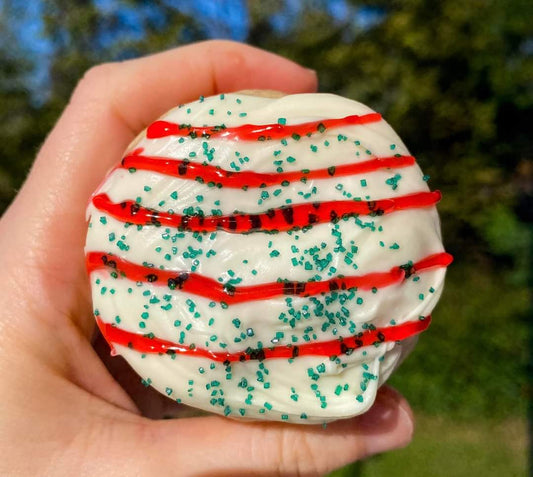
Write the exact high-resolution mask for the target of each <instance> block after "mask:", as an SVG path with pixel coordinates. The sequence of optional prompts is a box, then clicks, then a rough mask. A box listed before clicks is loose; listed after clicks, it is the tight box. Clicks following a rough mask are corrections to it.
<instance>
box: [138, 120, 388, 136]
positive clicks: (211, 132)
mask: <svg viewBox="0 0 533 477" xmlns="http://www.w3.org/2000/svg"><path fill="white" fill-rule="evenodd" d="M378 121H381V115H380V114H378V113H369V114H363V115H356V114H354V115H352V116H346V117H344V118H335V119H322V120H320V121H310V122H306V123H302V124H291V125H285V124H243V125H241V126H236V127H226V126H224V125H220V126H203V127H198V126H192V125H190V124H177V123H171V122H168V121H155V122H154V123H152V124H150V126H148V129H147V130H146V137H147V138H148V139H157V138H161V137H166V136H190V137H192V138H197V137H202V138H210V137H219V138H224V139H232V140H234V141H240V140H242V141H267V140H271V139H283V138H288V137H292V138H293V139H295V140H298V139H300V137H302V136H306V135H311V134H314V133H317V132H319V133H323V132H324V131H325V130H326V129H328V128H339V127H343V126H353V125H358V124H369V123H375V122H378Z"/></svg>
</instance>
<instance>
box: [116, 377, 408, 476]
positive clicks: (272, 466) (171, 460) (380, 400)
mask: <svg viewBox="0 0 533 477" xmlns="http://www.w3.org/2000/svg"><path fill="white" fill-rule="evenodd" d="M412 432H413V418H412V414H411V411H410V409H409V405H408V404H407V402H406V401H405V400H404V399H403V398H402V397H401V396H400V395H399V394H398V393H397V392H396V391H394V390H393V389H391V388H388V387H383V388H382V389H381V390H380V392H379V393H378V396H377V398H376V402H375V404H374V406H373V407H372V408H371V409H370V411H368V412H367V413H366V414H364V415H362V416H359V417H356V418H353V419H347V420H341V421H337V422H334V423H331V424H328V425H327V426H326V427H325V428H324V427H322V426H301V425H287V424H280V423H244V422H239V421H233V420H228V419H225V418H221V417H209V418H192V419H178V420H173V421H150V422H149V423H148V427H147V429H145V432H144V433H143V434H142V437H139V434H137V435H135V434H130V436H133V437H132V439H131V440H129V441H128V442H127V443H125V442H121V443H120V447H121V449H122V453H121V454H120V458H121V459H123V461H124V462H130V461H131V462H132V463H134V464H135V465H136V466H137V467H136V468H137V469H138V471H139V475H195V476H221V475H233V476H241V475H242V476H244V475H287V476H290V475H303V476H311V475H322V474H324V473H327V472H329V471H331V470H333V469H335V468H338V467H341V466H343V465H345V464H347V463H349V462H353V461H356V460H360V459H362V458H365V457H368V456H370V455H373V454H377V453H381V452H385V451H387V450H391V449H395V448H399V447H403V446H405V445H406V444H407V443H408V442H409V441H410V440H411V437H412ZM133 448H137V449H142V456H143V457H142V458H141V457H139V456H138V455H137V457H135V455H129V453H130V452H134V451H133V450H132V449H133ZM130 459H131V460H130Z"/></svg>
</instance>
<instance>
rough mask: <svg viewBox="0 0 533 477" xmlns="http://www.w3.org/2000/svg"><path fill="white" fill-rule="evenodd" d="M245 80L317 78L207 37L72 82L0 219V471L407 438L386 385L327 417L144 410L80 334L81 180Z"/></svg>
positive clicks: (241, 462) (213, 470)
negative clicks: (150, 132) (355, 409)
mask: <svg viewBox="0 0 533 477" xmlns="http://www.w3.org/2000/svg"><path fill="white" fill-rule="evenodd" d="M254 88H255V89H276V90H281V91H285V92H288V93H295V92H310V91H314V90H315V88H316V77H315V75H314V73H313V72H311V71H309V70H306V69H304V68H302V67H300V66H298V65H296V64H294V63H292V62H290V61H288V60H285V59H283V58H280V57H277V56H275V55H272V54H270V53H267V52H264V51H260V50H257V49H254V48H251V47H248V46H245V45H239V44H235V43H229V42H219V41H216V42H206V43H200V44H195V45H191V46H186V47H183V48H177V49H174V50H171V51H167V52H165V53H161V54H157V55H154V56H150V57H146V58H141V59H137V60H133V61H127V62H124V63H116V64H104V65H101V66H97V67H95V68H93V69H91V70H90V71H89V72H88V73H87V74H86V75H85V76H84V78H83V79H82V80H81V81H80V83H79V85H78V87H77V88H76V91H75V92H74V94H73V96H72V99H71V101H70V103H69V105H68V107H67V108H66V110H65V111H64V113H63V115H62V116H61V118H60V119H59V121H58V123H57V125H56V126H55V128H54V129H53V131H52V132H51V133H50V135H49V137H48V138H47V140H46V142H45V143H44V145H43V147H42V149H41V151H40V152H39V154H38V156H37V159H36V161H35V164H34V166H33V168H32V170H31V173H30V175H29V177H28V180H27V181H26V183H25V185H24V187H23V188H22V190H21V191H20V193H19V195H18V197H17V198H16V200H15V202H14V203H13V204H12V206H11V207H10V209H9V210H8V211H7V212H6V213H5V215H4V217H3V218H2V220H1V222H0V263H1V264H2V286H1V288H0V304H1V311H2V314H1V317H0V332H1V334H0V339H1V345H0V375H1V377H2V379H1V384H0V391H1V401H0V454H1V455H2V459H1V460H0V474H1V475H17V476H25V475H31V476H34V475H47V476H51V475H75V474H76V475H91V476H93V475H101V476H115V475H117V476H118V475H136V476H154V475H209V476H214V475H222V474H227V475H250V474H251V473H253V474H254V475H262V474H265V475H271V474H281V475H293V474H302V475H314V474H316V473H325V472H327V471H330V470H332V469H334V468H337V467H340V466H342V465H344V464H347V463H348V462H351V461H354V460H357V459H361V458H363V457H366V456H368V455H371V454H374V453H377V452H383V451H385V450H389V449H393V448H397V447H400V446H403V445H405V444H406V443H407V442H408V441H409V440H410V437H411V434H412V426H413V424H412V417H411V414H410V411H409V407H408V405H407V403H406V402H405V401H404V400H403V399H402V398H401V397H400V396H399V395H398V394H397V393H396V392H394V391H392V390H391V389H388V388H384V389H382V390H381V391H380V393H379V395H378V398H377V401H376V404H375V405H374V407H373V408H372V409H371V410H370V411H369V412H368V413H367V414H365V415H364V416H360V417H358V418H354V419H349V420H344V421H339V422H335V423H332V424H329V425H328V426H327V428H326V429H323V428H322V427H321V426H298V425H286V424H285V425H284V424H279V423H245V422H238V421H233V420H230V419H225V418H222V417H218V416H210V417H193V418H182V419H172V420H152V419H148V418H147V417H144V416H143V414H142V412H141V410H142V409H139V406H137V405H136V404H135V402H137V403H142V402H143V401H142V400H141V399H137V398H136V396H133V399H132V397H131V396H130V395H129V394H128V393H126V392H125V391H124V389H123V388H122V387H121V386H120V385H119V384H118V383H117V381H116V380H115V379H114V377H113V376H112V375H111V373H110V372H109V371H108V368H106V366H105V365H104V363H103V362H102V360H101V359H100V358H99V356H98V354H97V353H96V352H95V349H94V347H93V346H92V345H91V336H92V335H93V333H94V328H95V326H94V320H93V317H92V312H91V304H90V295H89V284H88V279H87V276H86V273H85V267H84V253H83V245H84V240H85V233H86V222H85V207H86V204H87V202H88V199H89V197H90V194H91V192H92V191H93V190H94V189H95V188H96V186H97V185H98V184H99V183H100V181H101V180H102V178H103V177H104V175H105V173H106V171H107V170H108V169H109V168H110V167H111V166H112V165H114V164H115V163H116V162H117V161H118V160H119V159H120V157H121V154H122V152H123V151H124V149H125V148H126V146H127V145H128V143H129V142H130V141H131V140H132V139H133V138H134V137H135V136H136V134H138V133H139V132H140V131H141V130H142V129H143V128H145V127H146V126H147V125H148V124H149V123H150V122H151V121H152V120H154V119H155V118H157V117H158V116H159V115H160V114H162V113H163V112H165V111H166V110H167V109H170V108H171V107H173V106H175V105H177V104H178V103H182V102H187V101H190V100H194V99H196V98H198V97H199V96H200V95H204V96H208V95H211V94H216V93H219V92H229V91H235V90H240V89H254ZM114 359H116V360H119V359H120V358H114ZM142 391H145V390H144V389H143V390H142ZM145 392H146V391H145ZM140 407H141V408H144V411H145V412H144V414H145V415H146V414H149V413H148V412H147V411H146V410H147V409H150V406H149V405H142V406H140Z"/></svg>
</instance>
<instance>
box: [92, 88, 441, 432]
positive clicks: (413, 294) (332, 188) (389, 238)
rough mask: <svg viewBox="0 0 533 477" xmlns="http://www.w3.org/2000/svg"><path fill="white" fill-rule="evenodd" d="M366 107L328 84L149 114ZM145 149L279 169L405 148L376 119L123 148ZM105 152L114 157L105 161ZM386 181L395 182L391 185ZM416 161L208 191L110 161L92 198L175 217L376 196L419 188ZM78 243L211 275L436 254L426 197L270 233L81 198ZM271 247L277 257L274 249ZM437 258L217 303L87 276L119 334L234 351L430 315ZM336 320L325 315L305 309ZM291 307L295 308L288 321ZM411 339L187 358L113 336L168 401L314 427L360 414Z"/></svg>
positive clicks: (352, 266)
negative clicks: (201, 230)
mask: <svg viewBox="0 0 533 477" xmlns="http://www.w3.org/2000/svg"><path fill="white" fill-rule="evenodd" d="M370 112H372V111H371V110H370V109H369V108H368V107H366V106H364V105H362V104H360V103H357V102H355V101H351V100H348V99H345V98H341V97H338V96H334V95H328V94H302V95H292V96H284V97H282V98H279V99H270V98H263V97H256V96H250V95H246V94H239V93H236V94H226V95H222V96H214V97H210V98H205V99H204V98H201V99H200V100H198V101H196V102H194V103H190V104H188V105H184V106H181V107H179V108H175V109H173V110H171V111H170V112H168V113H167V114H165V115H164V116H163V117H162V119H164V120H165V121H169V122H174V123H180V124H181V123H187V124H192V125H194V126H205V125H220V124H225V126H226V127H228V128H229V127H233V126H239V125H242V124H272V123H274V124H275V123H277V122H278V121H279V120H280V118H282V120H283V121H284V122H286V124H287V125H291V124H299V123H304V122H308V121H317V120H323V119H328V118H342V117H345V116H348V115H354V114H358V115H363V114H367V113H370ZM133 148H135V149H138V148H142V154H143V155H149V156H159V157H165V158H174V159H184V158H187V159H189V160H190V161H191V162H200V163H202V162H206V163H208V164H210V165H214V166H220V167H221V168H222V169H226V170H237V169H238V170H240V171H245V170H246V171H255V172H276V170H278V168H280V167H281V168H282V169H283V171H300V170H302V169H321V168H327V167H330V166H333V165H336V166H338V165H340V164H351V163H356V162H362V161H366V160H368V159H372V158H375V157H386V156H392V155H394V154H399V155H408V154H409V152H408V150H407V148H406V147H405V145H404V144H403V143H402V142H401V140H400V138H399V137H398V136H397V135H396V133H395V132H394V131H393V130H392V129H391V127H390V126H389V125H388V124H387V123H386V122H385V121H383V120H381V121H379V122H375V123H371V124H366V125H352V126H343V127H340V128H331V129H327V130H326V131H324V132H322V133H316V134H313V135H311V136H310V137H307V136H304V137H301V138H300V139H299V140H297V141H296V140H294V139H292V138H290V137H289V138H287V140H285V141H283V142H282V141H280V140H270V141H264V142H257V141H232V140H228V139H223V138H217V137H213V138H209V139H204V138H190V137H183V138H180V137H176V136H169V137H165V138H159V139H148V138H146V135H145V134H142V135H141V136H140V138H138V140H137V141H136V144H135V145H134V146H132V149H133ZM117 162H118V161H117ZM391 178H395V180H394V181H391ZM425 179H426V178H424V176H423V174H422V172H421V171H420V169H419V167H418V166H417V165H416V164H415V165H413V166H409V167H403V168H398V169H382V170H378V171H374V172H370V173H365V174H356V175H352V176H348V177H331V178H327V179H315V180H309V181H307V182H306V183H303V182H300V181H296V182H293V183H291V184H290V185H288V186H286V187H280V186H271V187H266V188H249V189H248V190H246V191H244V190H241V189H231V188H225V187H223V188H220V189H219V188H216V187H213V188H209V187H207V186H206V185H203V184H199V183H198V182H196V181H192V180H188V179H183V178H179V177H169V176H165V175H163V174H160V173H156V172H151V171H142V170H137V171H134V172H130V171H128V170H127V169H120V168H119V169H116V170H114V171H113V172H111V173H110V174H109V175H108V177H107V178H106V180H105V181H104V183H103V184H102V185H101V186H100V188H99V189H98V190H97V191H96V193H95V194H99V193H106V194H107V195H108V196H109V197H110V199H111V200H112V201H113V202H121V201H125V200H136V201H137V202H138V203H139V204H140V205H142V206H144V207H150V208H154V209H157V210H160V211H164V212H167V211H168V210H169V209H170V210H172V211H174V213H176V214H183V213H186V212H187V210H191V209H189V208H190V207H193V208H194V212H196V213H197V212H199V211H202V212H204V213H205V215H211V214H212V213H213V212H212V211H213V210H216V211H217V213H222V214H232V213H234V212H235V211H236V210H238V211H241V212H246V213H260V212H264V211H266V210H267V209H269V208H277V207H281V206H284V205H287V204H289V203H292V204H299V203H305V202H316V201H331V200H347V199H356V198H357V199H361V200H378V199H384V198H394V197H399V196H404V195H407V194H411V193H414V192H423V191H428V190H429V189H428V186H427V183H426V180H425ZM88 216H89V220H90V225H89V232H88V235H87V243H86V252H93V251H95V252H105V253H111V254H114V255H116V256H117V257H120V258H123V259H126V260H128V261H130V262H133V263H136V264H143V263H146V262H148V263H150V264H153V265H154V267H155V268H164V269H168V270H176V271H189V272H190V271H193V272H195V273H198V274H201V275H203V276H207V277H210V278H212V279H215V280H217V281H219V282H220V283H231V284H233V285H234V286H239V285H241V286H242V285H258V284H264V283H267V282H275V281H277V280H279V279H282V280H295V281H303V282H306V281H309V280H311V279H313V280H328V279H331V278H333V277H336V276H339V275H344V276H350V275H364V274H367V273H371V272H378V271H382V272H386V271H389V270H390V269H391V268H393V267H397V266H400V265H403V264H405V263H407V262H409V261H411V262H417V261H419V260H421V259H423V258H425V257H427V256H430V255H432V254H436V253H439V252H442V251H443V246H442V243H441V237H440V230H439V219H438V215H437V212H436V208H435V207H433V206H432V207H425V208H414V209H409V210H404V211H398V212H394V213H391V214H388V215H383V216H374V217H372V216H363V215H361V216H359V217H358V218H353V217H352V218H350V219H349V220H341V221H339V222H337V223H336V224H333V223H325V224H317V225H314V226H313V227H311V228H310V229H309V230H306V231H303V230H299V231H292V232H290V233H288V232H280V233H277V234H267V233H263V232H255V233H249V234H239V233H230V232H224V231H218V232H216V233H205V234H198V233H192V232H180V231H179V230H177V229H175V228H174V229H172V228H170V227H165V226H163V227H150V226H144V227H137V226H127V225H125V224H124V223H122V222H120V221H119V220H116V219H114V218H112V217H110V216H109V215H107V214H105V213H103V212H101V211H99V210H97V209H96V208H95V207H94V205H90V206H89V208H88ZM273 252H274V253H273ZM444 274H445V269H444V268H434V269H431V270H427V271H424V272H423V273H420V274H417V275H416V276H413V277H409V278H408V279H406V280H405V281H403V282H402V283H400V284H395V285H391V286H388V287H384V288H380V289H379V290H377V292H376V291H375V290H374V291H371V290H368V291H365V290H347V291H338V292H328V293H325V294H323V296H322V295H318V296H316V297H296V296H293V297H287V296H280V297H276V298H272V299H269V300H267V301H265V300H258V301H252V302H246V303H240V304H234V305H230V306H221V304H220V303H214V302H213V301H212V300H210V299H208V298H204V297H200V296H197V295H192V294H189V293H186V292H184V291H182V290H177V289H176V290H170V289H169V288H168V287H167V286H161V284H156V283H140V282H139V283H135V282H131V281H129V280H127V279H124V278H120V277H119V278H113V277H112V276H111V275H110V273H109V270H105V269H102V270H96V271H93V272H92V273H91V285H92V291H93V303H94V309H95V314H97V315H98V318H99V319H100V320H102V322H104V323H115V324H116V326H118V327H120V328H121V329H124V330H126V331H130V332H134V333H140V334H147V333H153V335H155V336H156V337H157V338H160V339H164V340H168V341H171V342H176V343H178V342H179V343H181V344H186V345H191V344H194V345H195V346H197V347H202V348H207V349H211V350H214V351H227V352H230V353H231V352H239V351H242V350H244V349H246V348H247V347H251V348H257V347H258V343H259V342H260V344H259V345H262V346H264V347H268V346H274V345H276V346H279V345H286V344H294V343H296V344H304V343H306V342H309V341H329V340H333V339H338V338H339V337H341V336H342V337H348V336H352V335H354V334H355V333H357V332H360V331H362V330H364V329H366V327H367V326H368V325H374V326H376V327H384V326H391V325H395V324H396V325H398V324H402V323H406V322H411V321H415V320H417V319H418V318H419V317H420V316H427V315H428V314H429V313H430V312H431V310H432V309H433V307H434V306H435V304H436V302H437V300H438V298H439V296H440V293H441V291H442V287H443V282H444ZM322 305H323V306H324V308H325V309H327V310H328V311H330V312H331V313H332V316H335V318H334V319H333V321H334V323H330V324H329V325H328V326H324V322H325V318H324V316H323V315H320V314H319V313H316V310H317V307H321V306H322ZM287 317H288V318H290V317H293V318H294V317H296V318H295V319H294V320H292V321H290V320H289V319H287ZM250 330H251V331H250ZM415 341H416V337H412V338H409V339H407V340H404V341H403V342H386V343H381V344H380V345H374V346H368V347H364V348H360V349H358V350H356V351H354V352H353V353H352V354H351V355H349V356H347V355H341V356H338V358H337V359H336V360H334V361H332V360H330V359H329V357H327V356H299V357H297V358H295V359H293V360H292V359H291V360H288V359H281V358H272V359H266V360H263V361H258V360H251V361H246V362H235V363H232V364H231V365H230V366H227V365H224V364H223V363H220V362H215V361H211V360H209V359H207V358H202V357H196V356H191V355H188V356H174V357H172V356H169V355H159V354H149V353H148V354H143V353H140V352H137V351H135V350H133V349H129V348H127V347H123V346H119V345H116V346H115V351H116V352H117V353H118V354H121V355H122V356H124V358H125V359H126V360H127V361H128V362H129V363H130V365H131V366H132V367H133V368H134V369H135V370H136V371H137V372H138V373H139V375H140V376H141V377H142V379H143V380H144V381H145V382H147V383H150V384H151V385H152V386H154V387H155V388H156V389H158V390H159V391H160V392H162V393H164V394H166V395H168V396H169V397H170V398H172V399H175V400H178V401H179V402H182V403H185V404H189V405H191V406H195V407H198V408H201V409H204V410H207V411H211V412H216V413H220V414H225V415H229V416H230V417H243V418H245V419H269V420H283V421H289V422H297V423H322V422H327V421H331V420H334V419H339V418H346V417H350V416H353V415H357V414H360V413H362V412H364V411H366V410H367V409H368V408H369V407H370V406H371V405H372V403H373V401H374V398H375V395H376V391H377V389H378V387H379V386H380V385H381V384H382V383H383V382H384V381H385V380H386V379H387V378H388V376H389V375H390V373H391V372H392V371H393V370H394V368H395V367H396V366H397V365H398V364H399V362H400V361H401V360H402V359H403V358H404V357H405V355H406V354H407V352H409V351H410V350H411V349H412V347H413V345H414V343H415Z"/></svg>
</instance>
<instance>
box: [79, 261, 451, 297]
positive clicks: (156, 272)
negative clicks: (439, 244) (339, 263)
mask: <svg viewBox="0 0 533 477" xmlns="http://www.w3.org/2000/svg"><path fill="white" fill-rule="evenodd" d="M451 262H452V256H451V255H450V254H448V253H444V252H443V253H438V254H434V255H430V256H428V257H426V258H424V259H422V260H421V261H419V262H417V263H414V264H411V263H408V264H406V265H402V266H399V267H393V268H391V269H390V271H388V272H374V273H368V274H366V275H360V276H349V277H342V278H341V277H337V278H332V279H330V280H325V281H319V282H295V281H286V282H273V283H264V284H260V285H248V286H239V287H234V286H231V285H223V284H221V283H219V282H218V281H216V280H214V279H212V278H209V277H204V276H202V275H199V274H197V273H192V272H185V271H176V270H160V269H157V268H154V267H146V266H143V265H137V264H135V263H132V262H129V261H127V260H124V259H121V258H119V257H116V256H114V255H110V254H106V253H103V252H89V253H88V254H87V257H86V264H87V270H88V272H89V273H91V272H93V271H95V270H100V269H106V268H107V269H109V270H110V271H111V273H116V276H117V277H124V278H127V279H128V280H131V281H134V282H148V283H155V284H156V285H162V286H168V287H169V288H171V289H176V288H177V289H179V290H183V291H184V292H187V293H190V294H192V295H198V296H203V297H205V298H209V299H211V300H215V301H218V302H225V303H226V304H228V305H231V304H235V303H244V302H249V301H254V300H267V299H269V298H272V297H276V296H283V295H293V296H303V297H306V296H314V295H318V294H320V293H327V292H331V291H335V290H347V289H350V288H359V289H361V290H370V289H372V288H382V287H386V286H389V285H393V284H395V283H400V282H401V281H402V280H403V279H404V278H405V277H406V276H411V275H413V274H414V273H419V272H423V271H425V270H428V269H432V268H436V267H447V266H448V265H449V264H450V263H451Z"/></svg>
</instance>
